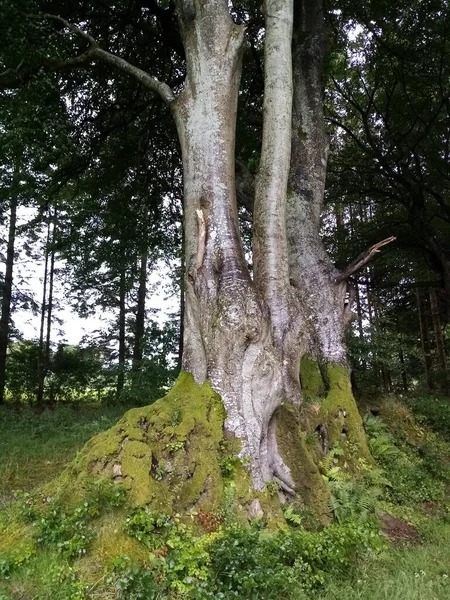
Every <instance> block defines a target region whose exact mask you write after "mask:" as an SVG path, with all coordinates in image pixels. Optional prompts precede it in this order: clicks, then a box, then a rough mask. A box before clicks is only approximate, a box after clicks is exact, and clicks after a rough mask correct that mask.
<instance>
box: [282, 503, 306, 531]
mask: <svg viewBox="0 0 450 600" xmlns="http://www.w3.org/2000/svg"><path fill="white" fill-rule="evenodd" d="M283 515H284V518H285V519H286V521H287V522H288V523H289V525H294V526H295V527H300V525H301V524H302V521H303V519H302V516H301V515H300V514H299V513H298V512H297V511H296V510H295V508H294V507H293V506H292V504H288V505H287V506H285V507H284V508H283Z"/></svg>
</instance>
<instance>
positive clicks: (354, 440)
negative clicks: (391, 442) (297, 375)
mask: <svg viewBox="0 0 450 600" xmlns="http://www.w3.org/2000/svg"><path fill="white" fill-rule="evenodd" d="M326 373H327V380H328V381H327V383H328V393H327V396H326V398H325V399H324V400H323V401H322V403H321V405H320V409H319V412H318V415H317V417H318V418H317V421H318V427H320V428H321V429H322V431H325V432H326V436H327V444H328V446H329V447H332V446H333V445H334V444H339V445H341V446H342V448H343V449H344V451H345V459H346V461H347V463H348V464H349V466H350V467H355V466H357V461H358V460H359V459H360V458H363V459H365V460H367V461H369V462H371V461H372V457H371V455H370V451H369V447H368V445H367V439H366V434H365V432H364V428H363V424H362V419H361V415H360V414H359V411H358V407H357V406H356V402H355V399H354V397H353V393H352V387H351V382H350V373H349V371H348V369H347V368H346V367H343V366H340V365H327V367H326Z"/></svg>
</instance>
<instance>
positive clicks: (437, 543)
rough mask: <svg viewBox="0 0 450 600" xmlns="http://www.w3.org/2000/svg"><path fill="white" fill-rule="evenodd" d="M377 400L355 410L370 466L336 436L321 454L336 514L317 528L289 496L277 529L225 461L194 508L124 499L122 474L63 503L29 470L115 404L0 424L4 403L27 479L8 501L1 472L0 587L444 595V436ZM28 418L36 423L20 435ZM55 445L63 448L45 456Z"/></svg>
mask: <svg viewBox="0 0 450 600" xmlns="http://www.w3.org/2000/svg"><path fill="white" fill-rule="evenodd" d="M379 409H380V415H381V416H380V417H378V416H377V417H373V416H371V415H369V416H368V417H366V418H365V427H366V432H367V435H368V440H369V446H370V450H371V452H372V454H373V456H374V458H375V459H376V462H377V466H376V467H374V466H373V465H372V464H369V463H368V462H367V461H365V460H364V459H361V460H360V461H359V463H358V465H359V473H358V475H359V476H358V477H357V478H356V479H354V478H351V477H350V476H349V475H348V474H347V471H346V469H345V465H344V464H343V463H342V461H343V460H344V458H343V452H342V449H341V448H340V447H339V445H334V446H333V447H332V449H331V450H330V452H329V454H328V455H327V457H325V458H324V460H323V461H322V465H321V471H322V474H323V476H324V478H325V479H326V480H327V483H328V486H329V489H330V510H331V512H332V513H333V516H334V522H333V523H332V524H331V525H329V526H328V527H325V528H323V527H322V526H321V525H320V524H319V523H318V522H316V521H315V519H314V517H313V515H312V513H311V512H310V511H309V510H308V509H307V508H306V507H302V506H298V505H295V504H294V505H290V506H288V507H286V508H285V518H286V525H285V526H284V527H281V528H278V529H277V530H273V529H270V528H267V527H266V524H265V523H264V522H263V521H262V520H255V521H254V523H253V525H252V526H251V527H248V528H243V527H242V526H240V525H239V523H238V522H237V519H236V514H235V510H234V506H233V502H234V493H235V491H234V489H233V482H232V479H231V478H230V480H229V482H228V484H227V477H226V475H227V472H228V471H232V468H233V465H232V464H231V462H230V464H228V462H226V461H225V462H224V464H223V465H222V466H221V468H222V470H223V475H224V481H225V485H224V492H223V502H222V506H221V508H220V510H217V511H213V512H208V511H206V510H202V509H201V508H200V509H199V508H193V509H192V510H191V512H190V515H188V518H187V519H186V518H183V519H182V518H181V517H180V516H178V515H176V514H175V515H173V514H165V513H164V511H162V510H161V511H159V512H154V511H151V510H150V509H149V508H147V507H145V506H140V507H134V508H133V507H130V504H129V503H128V502H127V496H128V492H127V490H126V489H125V486H123V485H121V484H117V483H112V482H107V481H105V480H103V481H102V480H99V481H92V482H90V483H89V482H88V483H87V484H86V490H85V494H84V497H83V502H81V503H79V504H74V505H73V506H71V507H70V508H69V507H68V506H67V504H63V503H61V502H60V500H58V497H57V496H54V497H50V496H46V495H44V494H43V493H42V491H40V490H39V488H36V489H34V490H33V486H34V485H35V483H36V481H38V480H39V479H38V477H36V473H40V474H41V477H42V476H44V477H48V476H50V475H52V474H53V473H54V472H55V471H57V469H61V464H62V462H63V460H65V459H69V458H70V457H71V456H73V454H74V453H75V452H76V450H77V449H78V448H79V447H80V446H81V445H82V444H83V442H84V441H85V440H86V438H89V437H90V436H91V435H92V434H93V433H96V432H97V431H98V430H99V429H100V428H105V429H106V428H107V427H108V426H109V425H110V423H111V421H114V419H115V415H114V414H113V411H111V409H107V410H105V413H104V419H103V418H102V414H101V413H100V412H96V411H93V410H90V409H86V410H85V411H84V410H83V409H79V413H78V414H77V418H75V417H74V415H73V414H72V413H70V412H67V413H64V410H63V409H61V410H62V412H61V413H58V411H57V412H56V413H55V414H54V415H49V414H46V413H43V414H42V415H34V414H30V413H27V412H25V413H22V414H19V415H16V414H15V415H14V419H12V421H13V423H12V424H11V425H9V424H10V421H9V420H8V413H7V412H4V413H2V418H3V424H4V425H6V424H8V427H6V426H4V427H3V429H4V431H5V432H6V436H5V437H4V438H3V440H2V441H1V444H2V451H3V452H2V456H9V457H11V456H14V460H16V461H17V475H16V476H15V477H14V478H11V477H9V479H7V481H9V482H10V484H11V482H13V483H14V484H15V485H16V484H17V483H18V482H20V483H21V484H22V485H21V486H17V485H16V487H22V489H23V490H25V493H22V494H20V495H18V497H17V499H16V501H14V502H8V501H7V500H6V499H7V498H8V495H9V494H11V491H12V489H13V487H12V486H11V485H10V486H9V487H8V488H7V490H8V491H7V493H6V494H5V495H4V508H3V510H2V511H1V512H0V529H1V527H2V526H3V528H4V532H5V533H4V535H3V536H2V537H1V538H0V600H18V599H19V598H27V599H34V598H35V599H42V600H46V599H48V600H50V599H55V600H83V599H86V600H87V599H93V600H94V599H99V600H107V599H108V600H109V599H113V598H114V599H117V600H164V599H182V598H192V599H194V600H195V599H197V600H203V599H206V598H217V599H223V600H228V599H232V598H238V599H242V600H245V599H248V600H270V599H275V598H277V599H278V598H280V597H285V598H286V599H287V600H288V599H291V600H305V599H306V598H316V599H317V600H332V599H333V600H337V599H338V598H342V597H345V598H348V599H349V600H353V599H355V600H356V599H361V600H362V599H367V600H369V599H370V600H378V599H380V600H381V599H386V598H389V599H390V600H391V599H392V600H396V599H398V600H400V599H402V600H404V599H406V598H407V599H408V600H435V599H436V600H444V599H447V598H448V597H450V583H449V582H450V568H449V565H450V550H449V548H450V510H449V509H450V505H449V504H450V500H449V489H450V463H449V457H450V444H449V440H448V439H446V438H445V436H444V435H441V434H438V433H436V432H434V431H433V430H432V429H431V428H430V427H428V426H427V425H426V423H430V422H432V420H431V419H430V418H429V417H428V416H427V415H425V416H421V417H419V418H415V417H414V415H413V413H412V412H411V411H410V410H409V409H408V408H406V406H405V405H404V404H401V403H398V402H396V401H394V400H392V399H390V400H386V401H384V402H383V403H382V404H381V405H380V407H379ZM115 410H116V409H115ZM421 412H422V414H423V411H421ZM61 415H65V416H64V417H63V416H61ZM116 415H117V413H116ZM10 417H11V414H10ZM425 417H427V420H425ZM30 431H34V432H37V433H35V434H34V436H32V441H31V447H28V448H26V442H27V439H28V437H29V432H30ZM27 433H28V436H27ZM442 433H445V432H442ZM64 439H65V440H66V443H65V444H64V442H63V440H64ZM39 442H42V444H43V445H44V449H41V448H38V446H39ZM22 444H24V447H23V450H21V448H22ZM45 448H47V450H46V449H45ZM50 448H51V449H52V450H49V449H50ZM33 450H34V451H33ZM173 451H178V449H175V448H174V449H173ZM21 452H22V454H21ZM53 452H58V453H60V454H61V456H58V457H57V461H58V462H57V466H53V467H52V468H47V467H48V465H46V464H45V463H46V462H47V461H49V460H52V454H53ZM54 459H55V457H53V460H54ZM31 460H33V461H34V462H30V461H31ZM230 461H231V459H230ZM9 463H11V459H9ZM30 464H31V465H33V466H32V467H31V468H30ZM21 465H22V467H23V468H21ZM6 472H7V471H4V473H6ZM44 489H45V488H44ZM270 493H273V494H276V493H277V491H276V490H270ZM380 526H381V527H382V529H383V532H384V533H383V532H380Z"/></svg>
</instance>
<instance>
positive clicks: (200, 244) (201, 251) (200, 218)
mask: <svg viewBox="0 0 450 600" xmlns="http://www.w3.org/2000/svg"><path fill="white" fill-rule="evenodd" d="M195 212H196V213H197V224H198V241H197V258H196V260H195V270H196V271H198V270H199V269H201V268H202V265H203V259H204V257H205V248H206V220H205V213H204V212H203V210H202V209H201V208H199V209H197V210H196V211H195Z"/></svg>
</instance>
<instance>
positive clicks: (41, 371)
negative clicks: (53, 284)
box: [36, 209, 51, 404]
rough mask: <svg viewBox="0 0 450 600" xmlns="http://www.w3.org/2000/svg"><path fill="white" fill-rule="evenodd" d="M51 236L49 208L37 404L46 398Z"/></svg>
mask: <svg viewBox="0 0 450 600" xmlns="http://www.w3.org/2000/svg"><path fill="white" fill-rule="evenodd" d="M50 238H51V220H50V209H48V223H47V240H46V242H45V264H44V280H43V287H42V305H41V325H40V331H39V350H38V361H37V389H36V402H37V404H42V402H43V399H44V381H45V350H44V330H45V315H46V313H47V283H48V262H49V248H50Z"/></svg>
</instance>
